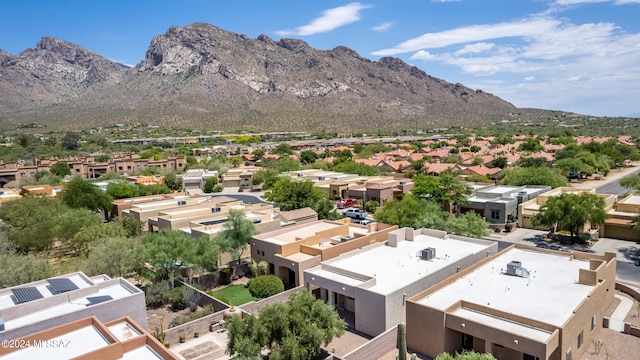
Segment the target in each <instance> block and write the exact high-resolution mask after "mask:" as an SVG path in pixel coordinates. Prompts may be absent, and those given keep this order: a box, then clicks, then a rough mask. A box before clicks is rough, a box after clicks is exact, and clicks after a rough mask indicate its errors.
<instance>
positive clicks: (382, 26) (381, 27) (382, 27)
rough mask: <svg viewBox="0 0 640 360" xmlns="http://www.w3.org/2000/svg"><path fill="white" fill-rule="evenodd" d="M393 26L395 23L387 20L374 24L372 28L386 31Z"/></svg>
mask: <svg viewBox="0 0 640 360" xmlns="http://www.w3.org/2000/svg"><path fill="white" fill-rule="evenodd" d="M392 26H393V23H392V22H391V21H387V22H385V23H382V24H380V25H378V26H374V27H372V28H371V30H373V31H386V30H389V29H390V28H391V27H392Z"/></svg>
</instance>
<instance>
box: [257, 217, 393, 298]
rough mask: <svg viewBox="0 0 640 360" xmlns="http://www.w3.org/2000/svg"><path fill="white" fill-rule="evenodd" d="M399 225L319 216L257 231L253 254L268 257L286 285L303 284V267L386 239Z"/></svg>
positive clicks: (259, 258)
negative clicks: (321, 218)
mask: <svg viewBox="0 0 640 360" xmlns="http://www.w3.org/2000/svg"><path fill="white" fill-rule="evenodd" d="M397 228H398V227H397V226H392V225H387V224H381V223H375V222H374V223H371V224H369V225H367V226H364V225H356V224H352V223H351V221H350V219H348V218H345V219H340V220H335V221H329V220H318V221H314V222H309V223H306V224H302V225H294V226H290V227H287V228H283V229H280V230H275V231H270V232H265V233H262V234H259V235H254V236H253V237H252V238H251V244H250V245H251V257H252V258H253V259H254V260H255V261H256V262H260V261H266V262H267V263H268V264H269V273H270V274H274V275H277V276H278V277H280V279H282V281H283V282H284V283H285V285H286V287H287V288H290V287H295V286H298V285H303V284H304V270H306V269H309V268H311V267H313V266H316V265H319V264H320V261H323V260H327V259H331V258H334V257H336V256H338V255H340V254H343V253H345V252H348V251H351V250H354V249H358V248H361V247H363V246H367V245H369V244H372V243H376V242H381V241H386V240H387V234H388V233H389V232H390V231H393V230H395V229H397Z"/></svg>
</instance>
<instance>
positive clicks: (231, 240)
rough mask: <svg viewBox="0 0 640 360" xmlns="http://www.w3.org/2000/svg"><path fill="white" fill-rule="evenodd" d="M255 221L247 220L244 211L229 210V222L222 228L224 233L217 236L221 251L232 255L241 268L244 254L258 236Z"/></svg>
mask: <svg viewBox="0 0 640 360" xmlns="http://www.w3.org/2000/svg"><path fill="white" fill-rule="evenodd" d="M257 233H258V231H257V230H256V227H255V225H253V221H251V220H249V219H247V218H246V217H245V215H244V212H243V211H242V210H235V209H231V210H229V220H227V222H226V223H224V225H223V226H222V231H221V232H220V233H218V236H216V242H217V243H218V245H219V246H220V250H221V251H223V252H227V253H229V254H231V257H232V258H234V259H236V262H237V265H238V266H240V260H241V259H242V254H243V253H244V250H245V249H246V247H247V245H249V241H250V240H251V237H252V236H253V235H255V234H257Z"/></svg>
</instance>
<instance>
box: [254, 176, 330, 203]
mask: <svg viewBox="0 0 640 360" xmlns="http://www.w3.org/2000/svg"><path fill="white" fill-rule="evenodd" d="M265 198H266V199H267V200H269V201H273V202H274V203H275V204H276V206H277V207H279V208H280V210H282V211H289V210H296V209H301V208H304V207H310V208H313V207H314V206H315V205H316V203H317V202H318V201H319V200H320V199H322V198H324V195H323V194H322V192H321V191H320V190H318V189H316V188H314V187H313V182H311V180H303V181H300V180H294V179H291V178H290V177H288V176H283V177H279V178H278V180H277V181H276V182H275V183H274V184H273V187H272V188H271V190H269V191H267V192H266V193H265Z"/></svg>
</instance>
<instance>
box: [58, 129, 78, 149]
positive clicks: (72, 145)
mask: <svg viewBox="0 0 640 360" xmlns="http://www.w3.org/2000/svg"><path fill="white" fill-rule="evenodd" d="M79 142H80V134H78V133H74V132H68V133H66V134H65V135H64V136H63V137H62V147H63V148H65V149H67V150H77V149H78V143H79Z"/></svg>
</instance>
